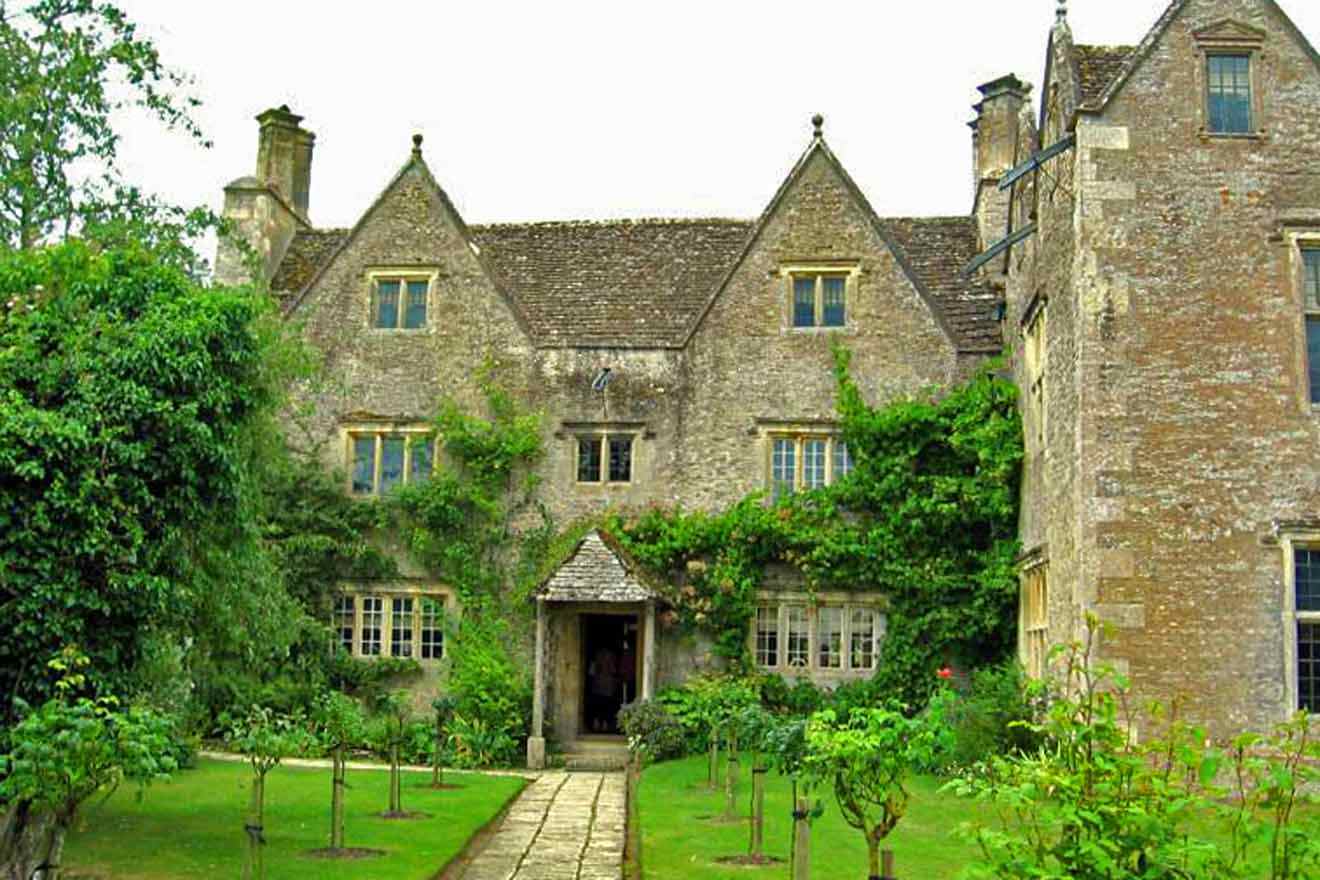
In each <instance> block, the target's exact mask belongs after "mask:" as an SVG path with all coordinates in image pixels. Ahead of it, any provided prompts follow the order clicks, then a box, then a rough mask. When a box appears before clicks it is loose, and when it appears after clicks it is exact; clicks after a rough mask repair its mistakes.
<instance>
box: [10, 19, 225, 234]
mask: <svg viewBox="0 0 1320 880" xmlns="http://www.w3.org/2000/svg"><path fill="white" fill-rule="evenodd" d="M188 86H190V82H189V81H188V80H187V79H186V78H185V77H184V76H182V75H181V74H179V73H177V72H175V71H173V70H172V69H170V68H169V67H167V66H166V65H165V64H164V63H163V62H162V61H161V59H160V55H159V53H158V52H157V50H156V47H155V46H154V45H153V43H152V41H151V40H150V39H147V38H145V37H143V36H142V35H141V34H139V33H138V30H137V26H136V25H135V24H133V22H131V21H129V19H128V17H127V16H126V15H125V14H124V12H123V10H121V9H120V8H119V7H118V6H117V5H115V4H114V3H113V2H105V0H30V2H27V3H26V4H24V5H16V4H14V3H12V2H9V0H0V247H3V246H7V247H10V248H20V249H25V248H30V247H33V246H35V245H37V244H38V243H40V242H42V241H44V240H47V239H49V238H50V237H51V236H52V235H54V234H56V233H58V234H60V235H62V236H68V235H69V234H70V233H71V231H73V230H74V229H75V228H77V226H78V224H79V221H80V220H82V219H84V218H85V217H86V216H87V214H88V213H92V214H96V213H103V212H104V211H105V209H106V206H107V205H109V204H113V203H116V202H118V203H121V204H123V203H126V202H129V201H132V199H125V198H124V196H125V193H126V192H128V191H131V192H133V193H135V196H134V197H133V198H136V199H137V200H141V198H142V197H141V194H140V193H137V192H136V191H135V190H131V188H126V187H125V186H124V184H123V182H122V181H121V180H119V175H118V168H117V165H116V161H115V160H116V154H117V151H118V147H119V137H118V135H117V134H116V133H115V131H114V128H113V126H112V125H111V117H112V116H113V115H114V114H115V113H116V112H118V111H121V110H123V109H125V108H129V107H137V108H140V109H142V110H144V111H145V112H147V113H148V114H150V115H151V116H153V117H155V118H156V119H158V120H159V121H160V122H161V123H163V124H164V125H165V126H166V127H167V128H169V129H171V130H179V131H182V132H183V133H184V134H185V135H187V136H188V137H190V138H192V139H194V140H196V141H197V142H199V143H201V144H203V145H208V144H206V142H205V140H204V138H203V137H202V135H201V131H200V130H199V129H198V127H197V125H196V124H195V123H194V122H193V121H192V119H191V117H190V115H189V114H190V113H191V111H192V110H193V109H194V108H196V107H197V106H198V104H199V102H198V100H197V99H196V98H194V97H191V96H185V95H182V94H181V92H182V91H183V90H184V89H186V88H187V87H188ZM208 146H209V145H208ZM88 166H90V167H92V168H95V169H96V172H97V173H98V174H99V176H96V175H93V176H91V177H90V179H86V180H82V179H79V177H78V176H77V172H76V171H75V167H78V168H85V167H88Z"/></svg>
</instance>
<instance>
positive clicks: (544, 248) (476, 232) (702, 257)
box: [470, 220, 752, 348]
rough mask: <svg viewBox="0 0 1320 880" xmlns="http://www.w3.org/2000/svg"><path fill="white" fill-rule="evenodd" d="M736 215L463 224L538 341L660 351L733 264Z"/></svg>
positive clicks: (737, 244) (740, 238)
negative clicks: (730, 218)
mask: <svg viewBox="0 0 1320 880" xmlns="http://www.w3.org/2000/svg"><path fill="white" fill-rule="evenodd" d="M751 228H752V224H751V223H749V222H746V221H742V220H623V221H613V222H560V223H523V224H499V225H491V226H473V227H470V231H471V233H472V237H473V239H474V240H475V241H476V243H477V246H478V247H480V248H481V250H482V253H483V255H484V256H485V257H486V259H487V262H488V265H490V266H491V267H492V271H493V272H494V273H495V274H496V275H497V276H499V277H498V279H497V280H498V281H499V282H500V283H501V284H502V285H503V286H504V288H505V289H506V290H508V291H509V292H510V295H512V296H513V297H514V298H515V299H516V300H517V301H518V303H519V305H521V306H522V308H523V311H524V314H525V315H526V316H527V320H528V323H529V324H530V325H531V331H532V334H533V336H534V337H535V339H536V344H537V345H541V346H548V347H561V346H562V347H570V346H584V347H586V346H599V347H628V348H666V347H679V346H681V345H682V344H683V338H684V334H685V331H686V330H687V329H688V326H689V324H690V323H691V321H692V319H693V317H694V316H695V315H696V313H697V312H698V311H699V310H700V309H701V306H702V305H703V304H704V303H705V300H706V298H707V297H708V296H709V294H710V291H711V290H713V289H714V288H715V286H716V285H717V284H718V283H719V282H720V280H721V278H722V277H723V276H724V274H725V273H726V272H727V271H728V270H729V268H730V267H731V266H732V265H733V262H734V260H736V259H737V257H738V254H739V252H740V250H741V248H742V246H743V244H744V243H745V241H746V239H747V235H748V233H749V232H750V231H751Z"/></svg>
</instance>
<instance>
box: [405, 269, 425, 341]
mask: <svg viewBox="0 0 1320 880" xmlns="http://www.w3.org/2000/svg"><path fill="white" fill-rule="evenodd" d="M429 289H430V284H428V283H427V282H425V281H409V282H408V311H407V312H406V313H405V314H404V318H403V326H404V329H406V330H419V329H421V328H422V327H425V326H426V294H427V291H428V290H429Z"/></svg>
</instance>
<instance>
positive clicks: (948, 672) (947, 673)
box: [935, 666, 953, 678]
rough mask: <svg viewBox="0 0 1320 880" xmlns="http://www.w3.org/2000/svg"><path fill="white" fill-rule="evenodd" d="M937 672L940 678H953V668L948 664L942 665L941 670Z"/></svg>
mask: <svg viewBox="0 0 1320 880" xmlns="http://www.w3.org/2000/svg"><path fill="white" fill-rule="evenodd" d="M935 674H936V675H938V676H939V677H940V678H953V670H952V669H950V668H949V667H947V666H944V667H941V669H940V671H939V672H937V673H935Z"/></svg>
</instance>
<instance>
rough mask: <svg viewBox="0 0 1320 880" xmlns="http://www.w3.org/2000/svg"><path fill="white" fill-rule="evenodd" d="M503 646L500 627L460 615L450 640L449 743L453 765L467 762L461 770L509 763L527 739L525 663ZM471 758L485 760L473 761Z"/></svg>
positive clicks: (475, 615) (479, 616) (486, 617)
mask: <svg viewBox="0 0 1320 880" xmlns="http://www.w3.org/2000/svg"><path fill="white" fill-rule="evenodd" d="M507 642H508V630H507V627H506V626H505V624H504V622H503V621H501V620H499V619H498V618H495V617H494V616H493V614H489V613H486V614H483V613H481V612H480V611H477V612H471V613H469V614H467V615H465V616H464V617H463V620H462V622H461V623H460V624H459V626H458V629H457V631H456V632H455V633H454V634H453V637H452V638H451V639H450V641H449V644H448V648H449V652H448V653H449V659H450V663H451V666H450V674H449V693H450V695H452V696H453V698H454V720H453V722H452V723H451V730H450V735H451V736H450V742H451V743H452V744H453V745H454V750H455V756H456V760H459V761H467V762H469V763H466V764H465V765H464V766H468V767H475V766H483V765H485V764H489V763H499V764H508V763H511V762H512V761H514V760H515V759H516V757H517V752H518V743H519V741H520V740H521V739H522V738H523V737H524V736H526V735H527V728H528V725H529V724H530V721H531V714H532V688H531V683H530V682H529V681H528V679H527V669H528V664H525V663H517V662H515V661H514V659H513V657H512V656H511V655H510V652H509V649H508V647H507ZM460 719H462V723H461V725H460ZM456 734H457V738H455V735H456ZM477 744H480V746H479V747H478V745H477ZM460 745H461V748H460ZM476 755H486V756H490V757H488V758H485V759H482V760H480V761H476V758H475V757H474V756H476ZM473 761H476V763H472V762H473Z"/></svg>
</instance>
